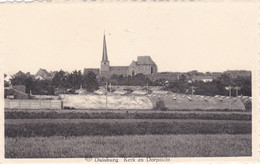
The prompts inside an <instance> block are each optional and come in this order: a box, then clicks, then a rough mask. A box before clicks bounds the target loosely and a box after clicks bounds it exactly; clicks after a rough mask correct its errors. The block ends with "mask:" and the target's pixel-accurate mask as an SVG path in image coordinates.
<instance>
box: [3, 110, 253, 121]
mask: <svg viewBox="0 0 260 164" xmlns="http://www.w3.org/2000/svg"><path fill="white" fill-rule="evenodd" d="M37 118H56V119H63V118H67V119H79V118H80V119H99V118H100V119H205V120H212V119H214V120H251V115H249V114H247V113H235V112H233V113H231V112H226V113H222V112H221V113H217V112H214V113H210V112H203V111H201V112H196V113H192V112H187V113H163V112H162V113H158V112H151V113H138V112H135V113H133V112H129V113H128V112H66V113H61V112H56V111H48V112H47V111H46V112H43V111H42V112H26V111H8V112H5V119H37Z"/></svg>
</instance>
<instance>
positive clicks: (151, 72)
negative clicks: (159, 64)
mask: <svg viewBox="0 0 260 164" xmlns="http://www.w3.org/2000/svg"><path fill="white" fill-rule="evenodd" d="M151 74H153V66H151Z"/></svg>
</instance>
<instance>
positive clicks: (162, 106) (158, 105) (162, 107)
mask: <svg viewBox="0 0 260 164" xmlns="http://www.w3.org/2000/svg"><path fill="white" fill-rule="evenodd" d="M166 109H167V108H166V107H165V104H164V102H163V101H162V100H158V101H157V102H156V106H155V110H161V111H165V110H166Z"/></svg>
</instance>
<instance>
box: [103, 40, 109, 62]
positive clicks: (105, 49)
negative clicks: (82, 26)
mask: <svg viewBox="0 0 260 164" xmlns="http://www.w3.org/2000/svg"><path fill="white" fill-rule="evenodd" d="M102 61H105V62H107V61H108V57H107V45H106V36H105V35H104V39H103V54H102Z"/></svg>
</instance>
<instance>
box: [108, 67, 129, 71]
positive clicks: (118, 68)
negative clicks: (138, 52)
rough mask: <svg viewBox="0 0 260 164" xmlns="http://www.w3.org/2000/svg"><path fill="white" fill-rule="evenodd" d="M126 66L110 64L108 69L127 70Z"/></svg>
mask: <svg viewBox="0 0 260 164" xmlns="http://www.w3.org/2000/svg"><path fill="white" fill-rule="evenodd" d="M127 69H128V66H110V67H109V70H110V71H114V70H125V71H126V70H127Z"/></svg>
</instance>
